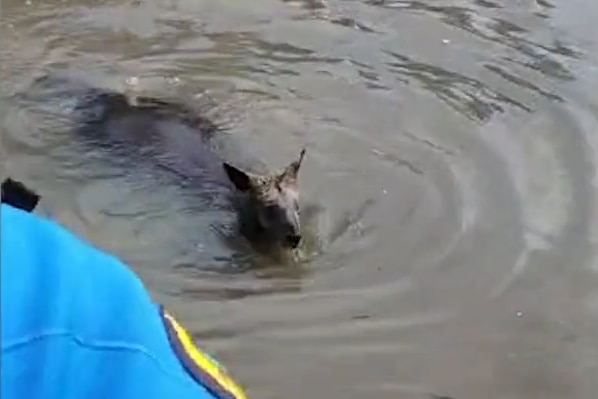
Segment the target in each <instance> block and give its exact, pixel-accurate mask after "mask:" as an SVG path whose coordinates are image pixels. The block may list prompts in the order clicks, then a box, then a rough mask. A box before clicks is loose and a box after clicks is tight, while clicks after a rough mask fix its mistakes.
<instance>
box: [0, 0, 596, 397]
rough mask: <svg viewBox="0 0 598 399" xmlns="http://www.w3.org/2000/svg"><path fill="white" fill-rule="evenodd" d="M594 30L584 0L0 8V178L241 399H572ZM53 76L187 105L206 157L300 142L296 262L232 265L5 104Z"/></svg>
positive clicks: (590, 182)
mask: <svg viewBox="0 0 598 399" xmlns="http://www.w3.org/2000/svg"><path fill="white" fill-rule="evenodd" d="M596 15H598V2H596V1H594V0H558V1H557V0H538V2H537V3H536V2H534V1H532V0H506V1H487V0H452V1H450V0H422V1H411V0H394V1H393V0H354V1H340V0H330V1H328V2H325V1H317V0H305V1H277V0H262V1H260V2H249V1H190V0H170V1H164V0H143V1H139V0H138V1H128V0H127V1H102V2H92V1H86V0H63V1H37V0H28V1H27V2H24V1H16V0H10V1H7V0H2V7H1V14H0V18H1V24H0V37H1V38H2V39H1V49H0V78H1V81H2V84H1V87H0V93H1V94H2V99H1V101H2V116H1V117H2V120H1V121H2V127H1V129H2V130H1V132H2V137H1V138H2V147H1V148H2V149H1V153H0V157H1V158H0V160H1V163H2V170H3V173H10V174H11V175H12V176H14V177H15V178H19V179H21V180H23V181H25V182H27V183H29V184H30V185H32V186H33V187H35V188H36V189H38V191H40V193H41V194H42V195H43V196H44V200H43V205H44V207H45V209H46V210H47V211H48V212H49V213H50V214H51V215H52V216H53V217H55V218H57V219H59V220H60V221H62V222H63V223H65V224H66V225H68V226H70V227H71V228H72V229H75V230H76V231H78V232H80V233H81V234H83V235H85V236H86V237H87V238H89V239H90V240H92V241H93V242H94V243H96V244H97V245H99V246H101V247H103V248H106V249H108V250H110V251H112V252H114V253H116V254H118V255H120V256H121V257H123V258H124V259H126V260H127V261H128V262H130V263H131V265H132V266H133V267H134V268H135V269H136V270H137V271H138V272H139V274H140V276H141V277H142V278H143V279H144V281H145V282H146V283H147V284H148V286H149V287H150V288H151V289H152V292H153V293H154V295H155V296H156V298H157V299H158V300H160V301H162V302H164V303H166V304H167V305H168V306H170V307H171V308H172V309H173V311H174V312H175V313H176V314H177V315H179V316H180V318H181V319H182V320H183V322H184V323H185V324H186V325H187V326H188V327H189V329H190V330H191V331H192V332H193V333H194V334H195V336H196V338H197V340H198V342H199V343H200V345H201V346H203V347H204V348H206V349H208V350H209V351H211V352H212V353H214V354H215V355H216V357H218V358H219V359H221V360H222V361H223V362H224V363H225V364H226V365H227V366H228V367H229V368H230V369H231V370H232V372H233V374H234V375H235V376H236V377H237V378H238V379H239V380H240V382H241V383H242V384H243V385H244V386H245V387H246V388H247V390H248V392H249V394H250V395H251V396H252V397H254V398H286V399H292V398H298V399H299V398H305V397H310V398H339V399H340V398H343V399H349V398H364V397H367V398H389V399H390V398H392V399H396V398H406V399H410V398H414V399H415V398H430V397H431V395H438V396H447V397H451V398H455V399H480V398H497V399H531V398H542V399H551V398H554V399H557V398H558V399H565V398H567V399H596V397H597V395H598V344H597V343H598V261H597V257H596V256H597V251H596V248H597V244H598V223H597V220H598V219H597V214H598V197H597V194H598V188H597V183H598V179H597V178H596V169H597V167H598V95H597V94H596V93H598V90H597V89H598V28H597V24H596ZM59 71H69V73H72V74H78V76H85V77H86V78H89V79H95V80H96V81H99V82H102V83H103V84H105V85H110V86H112V87H116V88H121V89H123V90H130V91H135V90H150V89H151V90H153V91H154V92H158V93H166V92H169V93H173V92H174V93H183V92H184V93H187V94H191V95H193V94H197V93H200V92H202V90H204V89H209V91H210V93H211V95H212V96H213V97H214V98H216V99H217V100H218V102H219V103H220V104H222V106H221V109H220V110H219V114H220V115H222V116H221V118H222V119H223V120H225V119H226V120H227V122H230V125H231V128H230V131H229V132H228V133H230V135H229V136H230V137H229V136H227V138H226V140H232V141H234V142H236V143H237V144H240V146H241V147H242V148H244V149H247V150H248V151H249V150H250V151H253V152H254V153H256V154H259V155H260V156H261V157H263V158H264V159H265V160H267V161H268V162H269V163H271V164H273V165H282V164H283V163H285V162H286V161H287V160H289V159H290V158H291V157H293V156H295V154H297V151H298V149H299V148H300V146H302V145H304V144H306V145H307V148H308V155H307V158H306V162H305V165H304V169H303V171H302V173H303V175H302V177H301V179H302V180H301V184H302V188H303V195H304V198H305V199H306V201H307V202H309V203H311V204H313V205H316V206H317V207H319V208H320V209H321V212H320V213H319V214H317V218H315V219H314V223H312V226H311V227H310V228H311V231H312V233H313V237H312V238H311V240H310V243H308V245H306V247H304V249H303V260H304V261H303V262H301V263H298V264H292V265H287V266H276V265H271V264H268V265H265V264H260V262H259V261H257V262H256V261H255V260H254V262H253V266H252V267H251V268H246V267H243V266H244V265H246V264H247V262H246V260H244V259H242V256H240V255H239V253H237V252H236V251H234V250H232V249H231V248H229V247H228V246H226V245H225V244H224V243H223V242H222V240H220V239H219V236H218V234H217V232H216V230H215V226H221V227H222V226H224V227H226V226H227V225H230V224H231V223H232V219H231V217H230V215H226V214H219V213H213V212H207V213H206V212H201V210H198V209H197V207H195V208H194V207H193V206H190V204H189V203H188V201H183V200H181V198H183V197H184V196H185V193H184V192H183V191H184V190H182V189H181V188H180V187H177V186H176V185H171V184H168V182H166V181H164V180H162V179H158V178H155V177H154V176H151V175H146V176H140V175H139V173H138V172H134V171H130V170H119V169H118V168H116V167H113V166H108V165H107V164H105V163H102V162H101V160H98V159H97V157H96V158H93V157H91V155H90V154H83V153H81V152H78V151H76V150H75V149H74V147H73V145H72V136H69V132H68V131H67V130H68V129H67V128H66V126H67V125H68V123H67V121H65V118H64V115H65V110H67V109H68V106H69V104H66V103H64V102H62V101H60V100H56V101H49V100H48V98H51V96H38V98H39V100H37V101H22V100H20V99H21V98H22V93H27V92H29V91H31V90H35V89H33V85H32V82H33V80H34V79H35V78H37V77H39V76H42V75H44V74H46V73H53V72H59ZM29 94H35V93H29ZM43 99H45V100H43ZM229 119H230V120H229ZM256 263H257V264H258V265H257V266H256Z"/></svg>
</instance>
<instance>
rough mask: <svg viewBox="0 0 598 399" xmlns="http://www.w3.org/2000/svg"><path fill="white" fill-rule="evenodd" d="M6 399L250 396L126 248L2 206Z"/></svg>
mask: <svg viewBox="0 0 598 399" xmlns="http://www.w3.org/2000/svg"><path fill="white" fill-rule="evenodd" d="M1 244H2V245H1V247H0V248H1V253H2V255H1V256H2V259H1V269H2V274H1V279H0V282H1V289H2V291H1V302H0V304H1V318H2V324H1V337H2V356H1V358H0V361H1V365H0V370H1V378H0V385H1V392H0V397H1V398H2V399H138V398H143V399H153V398H160V399H165V398H176V399H186V398H193V399H245V396H244V394H243V392H242V391H241V389H240V388H239V387H238V386H237V385H236V384H235V383H234V382H233V381H232V380H231V379H230V378H229V377H227V375H226V372H225V371H224V370H223V369H222V368H221V367H219V366H218V364H217V363H216V362H215V361H213V360H211V358H210V357H209V356H207V355H206V354H204V353H203V352H201V351H200V350H198V349H197V348H196V347H195V346H194V345H193V343H192V341H191V339H190V337H189V335H188V334H187V333H186V331H185V330H184V328H182V326H181V325H180V324H178V323H177V321H176V320H175V319H174V318H173V317H172V315H170V314H168V313H167V312H166V311H165V309H164V308H163V307H161V306H160V305H157V304H155V303H153V302H152V300H151V299H150V297H149V295H148V293H147V291H146V290H145V288H144V286H143V285H142V283H141V282H140V280H139V279H138V278H137V276H136V275H135V274H134V273H133V272H132V271H131V270H130V269H129V268H128V267H126V266H125V265H124V264H123V263H122V262H121V261H119V260H118V259H117V258H115V257H113V256H111V255H109V254H107V253H104V252H102V251H100V250H98V249H96V248H94V247H93V246H91V245H89V244H87V243H85V242H83V241H81V240H80V239H78V238H77V237H75V236H74V235H72V234H71V233H69V232H68V231H66V230H65V229H63V228H62V227H61V226H60V225H58V224H57V223H55V222H53V221H50V220H46V219H42V218H40V217H38V216H36V215H34V214H32V213H27V212H25V211H22V210H20V209H17V208H13V207H11V206H9V205H6V204H2V208H1Z"/></svg>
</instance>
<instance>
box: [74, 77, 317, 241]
mask: <svg viewBox="0 0 598 399" xmlns="http://www.w3.org/2000/svg"><path fill="white" fill-rule="evenodd" d="M82 98H83V100H82V101H80V102H79V105H78V106H77V110H79V111H82V113H81V114H82V115H84V116H86V118H85V119H84V120H80V122H81V129H80V131H81V132H83V133H82V134H83V135H84V136H86V137H90V138H92V142H94V143H102V144H108V146H109V147H110V148H113V149H114V150H115V153H118V154H119V158H123V157H124V158H132V157H134V156H135V154H137V158H135V159H136V161H134V162H133V163H138V161H137V160H140V161H142V162H145V163H147V162H148V161H149V162H150V163H152V164H155V165H157V166H161V167H166V168H167V169H168V170H171V171H175V172H176V174H177V175H179V176H183V177H184V178H185V179H186V181H188V182H189V183H190V185H191V186H193V191H194V192H198V193H199V194H200V195H201V194H202V193H204V194H205V195H206V196H210V197H212V198H213V197H215V196H218V193H219V192H221V191H220V190H222V189H223V188H224V189H226V190H231V188H232V194H234V195H233V196H232V197H233V201H232V204H233V205H234V208H235V210H236V211H237V212H238V214H239V216H241V217H240V221H241V230H242V232H243V233H244V234H245V235H246V236H247V238H248V239H250V241H253V240H254V239H257V240H258V241H261V242H264V241H266V242H272V243H277V244H280V245H281V246H282V247H284V248H287V249H295V248H297V246H298V245H299V243H300V241H301V231H300V227H301V226H300V222H299V185H298V177H299V170H300V167H301V163H302V161H303V158H304V156H305V149H302V150H301V152H300V154H299V157H298V158H297V159H296V160H294V161H293V162H291V163H290V164H289V165H288V166H286V167H285V168H283V169H281V170H275V171H271V170H268V168H263V169H264V170H265V171H266V172H264V173H256V172H250V171H249V170H250V168H248V169H245V168H242V167H239V166H233V164H235V165H238V164H241V160H240V159H237V160H236V161H235V162H230V161H228V160H225V159H223V158H222V157H221V156H220V155H219V154H217V153H216V151H215V150H213V149H212V148H211V147H212V146H211V145H209V141H210V140H211V139H212V138H213V137H214V136H215V133H216V132H217V131H218V128H217V127H216V125H215V124H214V123H212V122H211V121H210V120H209V119H208V118H206V117H204V116H203V115H201V116H200V115H199V113H198V112H197V111H192V110H190V109H189V108H188V107H185V106H182V105H180V104H178V103H176V102H167V101H163V100H157V99H153V98H148V97H138V98H136V99H135V101H132V100H131V99H129V98H128V97H127V96H125V95H124V94H121V93H118V92H112V91H106V90H102V89H97V88H93V89H90V90H89V91H88V92H87V93H86V94H85V95H83V96H82ZM247 156H248V154H245V153H244V154H237V155H236V156H235V159H236V158H245V159H243V164H244V165H253V166H255V165H256V164H260V165H261V163H260V162H259V161H257V160H255V159H252V160H251V161H248V160H247V159H246V158H247ZM262 166H263V165H262ZM251 169H252V168H251ZM231 183H232V187H231V185H230V184H231ZM215 191H216V192H215ZM230 193H231V192H230V191H229V194H230ZM227 196H228V195H227Z"/></svg>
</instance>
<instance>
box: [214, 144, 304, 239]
mask: <svg viewBox="0 0 598 399" xmlns="http://www.w3.org/2000/svg"><path fill="white" fill-rule="evenodd" d="M304 156H305V149H303V150H301V153H300V154H299V158H298V159H297V160H295V161H293V162H291V163H290V164H289V165H288V166H287V167H286V168H284V169H283V170H279V171H275V172H272V173H268V174H265V175H257V174H254V173H250V172H247V171H243V170H240V169H238V168H236V167H234V166H232V165H230V164H228V163H224V164H223V166H224V170H225V172H226V174H227V176H228V178H229V179H230V181H231V182H232V183H233V185H234V186H235V188H236V189H237V190H239V191H240V192H242V193H244V194H246V195H247V198H248V199H249V206H250V207H251V209H250V212H251V216H252V217H254V218H255V221H256V222H257V224H258V226H259V229H260V230H261V232H262V233H264V234H266V235H267V236H268V237H269V238H272V239H274V240H275V241H277V242H279V243H281V244H282V245H283V246H284V247H287V248H293V249H294V248H297V246H298V245H299V242H300V241H301V232H300V224H299V185H298V175H299V168H300V167H301V162H302V161H303V157H304Z"/></svg>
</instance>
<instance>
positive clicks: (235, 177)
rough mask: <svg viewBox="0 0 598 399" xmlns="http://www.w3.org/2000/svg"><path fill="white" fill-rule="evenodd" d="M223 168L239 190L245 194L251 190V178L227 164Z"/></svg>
mask: <svg viewBox="0 0 598 399" xmlns="http://www.w3.org/2000/svg"><path fill="white" fill-rule="evenodd" d="M222 166H223V167H224V171H225V172H226V175H227V176H228V179H229V180H230V181H231V182H232V183H233V184H234V186H235V188H236V189H237V190H239V191H241V192H245V191H248V190H249V189H251V176H249V175H248V174H247V173H245V172H243V171H242V170H240V169H237V168H235V167H234V166H232V165H230V164H228V163H226V162H224V163H223V164H222Z"/></svg>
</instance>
